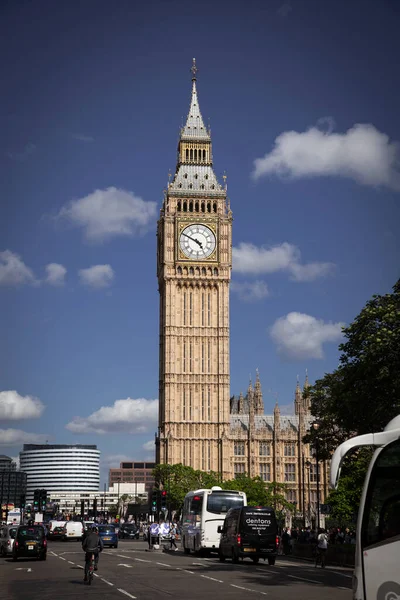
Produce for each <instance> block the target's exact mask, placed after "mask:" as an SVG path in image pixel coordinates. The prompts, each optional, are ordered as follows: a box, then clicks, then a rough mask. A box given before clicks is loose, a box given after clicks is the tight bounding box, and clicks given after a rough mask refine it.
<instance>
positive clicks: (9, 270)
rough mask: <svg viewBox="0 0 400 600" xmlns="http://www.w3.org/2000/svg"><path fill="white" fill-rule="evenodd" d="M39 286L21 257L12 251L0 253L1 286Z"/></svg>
mask: <svg viewBox="0 0 400 600" xmlns="http://www.w3.org/2000/svg"><path fill="white" fill-rule="evenodd" d="M25 283H29V284H31V285H38V283H39V282H38V281H37V279H36V277H35V275H34V273H33V271H32V269H30V268H29V267H27V266H26V264H25V263H24V262H23V260H22V259H21V257H20V256H19V255H18V254H15V252H11V250H4V252H0V285H10V286H12V285H23V284H25Z"/></svg>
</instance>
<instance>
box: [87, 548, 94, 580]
mask: <svg viewBox="0 0 400 600" xmlns="http://www.w3.org/2000/svg"><path fill="white" fill-rule="evenodd" d="M93 573H94V554H92V555H91V556H90V562H89V569H88V574H87V576H88V579H87V583H88V585H91V584H92V581H93Z"/></svg>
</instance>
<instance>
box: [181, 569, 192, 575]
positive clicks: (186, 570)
mask: <svg viewBox="0 0 400 600" xmlns="http://www.w3.org/2000/svg"><path fill="white" fill-rule="evenodd" d="M182 571H185V573H190V574H191V575H194V573H193V571H188V569H182Z"/></svg>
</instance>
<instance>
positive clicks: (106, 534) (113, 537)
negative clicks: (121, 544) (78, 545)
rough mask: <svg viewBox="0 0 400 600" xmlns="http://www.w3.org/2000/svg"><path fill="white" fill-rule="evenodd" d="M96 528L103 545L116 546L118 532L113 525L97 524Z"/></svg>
mask: <svg viewBox="0 0 400 600" xmlns="http://www.w3.org/2000/svg"><path fill="white" fill-rule="evenodd" d="M97 528H98V530H99V536H100V537H101V539H102V540H103V544H104V546H111V548H112V547H114V548H118V533H117V532H116V530H115V527H114V526H113V525H98V526H97Z"/></svg>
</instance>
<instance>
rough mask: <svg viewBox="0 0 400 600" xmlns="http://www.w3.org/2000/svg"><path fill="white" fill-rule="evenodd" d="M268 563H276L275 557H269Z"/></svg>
mask: <svg viewBox="0 0 400 600" xmlns="http://www.w3.org/2000/svg"><path fill="white" fill-rule="evenodd" d="M268 564H269V565H271V566H272V565H274V564H275V559H274V558H269V559H268Z"/></svg>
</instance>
